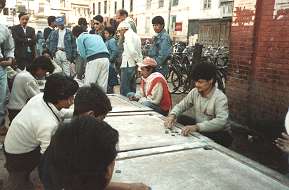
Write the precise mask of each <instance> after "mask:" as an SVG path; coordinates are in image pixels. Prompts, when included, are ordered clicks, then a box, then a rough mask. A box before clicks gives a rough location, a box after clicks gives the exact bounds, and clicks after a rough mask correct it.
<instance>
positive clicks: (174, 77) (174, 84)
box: [169, 70, 181, 94]
mask: <svg viewBox="0 0 289 190" xmlns="http://www.w3.org/2000/svg"><path fill="white" fill-rule="evenodd" d="M180 86H181V80H180V75H179V74H178V73H177V72H176V71H175V70H172V72H171V76H170V81H169V88H170V92H171V93H172V94H178V93H180V92H179V88H180Z"/></svg>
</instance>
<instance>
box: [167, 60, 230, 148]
mask: <svg viewBox="0 0 289 190" xmlns="http://www.w3.org/2000/svg"><path fill="white" fill-rule="evenodd" d="M192 76H193V80H194V81H195V88H194V89H193V90H191V91H190V92H189V94H188V95H187V96H186V97H185V98H184V99H183V100H182V101H181V102H180V103H179V104H177V105H176V106H175V107H174V108H173V110H172V111H171V112H170V114H169V116H168V117H167V118H166V121H165V127H167V128H172V127H173V126H174V123H175V122H176V121H178V122H179V123H181V124H183V125H185V127H184V128H183V129H182V134H183V135H184V136H187V135H189V134H190V133H193V132H200V133H201V134H203V135H204V136H207V137H209V138H211V139H213V140H214V141H216V142H217V143H219V144H221V145H224V146H229V145H230V144H231V142H232V137H231V136H230V135H229V133H228V131H226V124H227V120H228V117H229V110H228V100H227V97H226V95H225V94H224V93H223V92H222V91H220V90H219V89H217V88H216V86H215V83H216V67H215V66H214V65H212V64H208V63H200V64H197V65H196V66H195V68H194V70H193V75H192ZM190 108H192V109H193V110H192V118H190V117H185V116H182V115H181V114H182V113H183V112H185V111H187V110H188V109H190Z"/></svg>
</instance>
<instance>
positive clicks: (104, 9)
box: [103, 1, 107, 14]
mask: <svg viewBox="0 0 289 190" xmlns="http://www.w3.org/2000/svg"><path fill="white" fill-rule="evenodd" d="M106 12H107V1H104V7H103V13H104V14H106Z"/></svg>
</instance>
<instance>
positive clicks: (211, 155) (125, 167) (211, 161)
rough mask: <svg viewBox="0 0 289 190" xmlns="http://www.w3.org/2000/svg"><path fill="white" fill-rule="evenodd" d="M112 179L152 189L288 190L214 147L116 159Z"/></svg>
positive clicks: (286, 187)
mask: <svg viewBox="0 0 289 190" xmlns="http://www.w3.org/2000/svg"><path fill="white" fill-rule="evenodd" d="M113 181H122V182H139V181H142V182H144V183H145V184H148V185H150V186H151V188H152V189H153V190H170V189H173V190H192V189H198V190H212V189H214V190H250V189H254V190H288V189H289V187H288V186H285V185H283V184H281V183H280V182H279V181H277V180H275V179H273V178H271V177H269V176H267V175H265V174H263V173H261V172H259V171H257V170H254V169H253V168H251V167H249V166H247V165H246V164H244V163H241V162H239V161H237V160H236V159H233V158H231V157H229V156H228V155H226V154H224V153H221V152H219V151H217V150H215V149H211V150H205V149H204V148H194V149H189V150H183V151H180V150H176V151H171V152H167V153H161V154H152V155H149V154H147V155H145V156H139V157H137V156H134V157H131V158H130V157H127V158H123V159H122V160H118V161H117V162H116V166H115V173H114V175H113Z"/></svg>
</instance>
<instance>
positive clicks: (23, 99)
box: [7, 56, 54, 121]
mask: <svg viewBox="0 0 289 190" xmlns="http://www.w3.org/2000/svg"><path fill="white" fill-rule="evenodd" d="M53 71H54V66H53V64H52V63H51V60H50V59H49V58H47V57H45V56H39V57H37V58H36V59H35V60H34V61H33V63H32V64H31V65H28V66H27V68H26V70H23V71H21V72H20V73H18V74H17V75H16V77H15V79H14V82H13V86H12V90H11V94H10V98H9V103H8V105H7V108H8V111H9V120H10V121H12V120H13V119H14V117H15V116H16V115H17V114H18V113H19V112H20V111H21V109H22V108H23V107H24V105H25V104H26V103H27V101H28V100H29V99H30V98H32V97H33V96H35V95H37V94H39V93H40V89H39V86H38V84H37V79H42V78H44V77H45V76H46V73H52V72H53Z"/></svg>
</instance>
